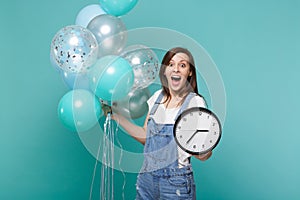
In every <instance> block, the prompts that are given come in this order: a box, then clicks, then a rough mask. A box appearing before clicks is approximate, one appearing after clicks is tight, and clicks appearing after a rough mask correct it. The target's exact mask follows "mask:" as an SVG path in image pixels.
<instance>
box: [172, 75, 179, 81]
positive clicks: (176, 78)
mask: <svg viewBox="0 0 300 200" xmlns="http://www.w3.org/2000/svg"><path fill="white" fill-rule="evenodd" d="M171 79H172V80H173V81H180V80H181V77H180V76H172V77H171Z"/></svg>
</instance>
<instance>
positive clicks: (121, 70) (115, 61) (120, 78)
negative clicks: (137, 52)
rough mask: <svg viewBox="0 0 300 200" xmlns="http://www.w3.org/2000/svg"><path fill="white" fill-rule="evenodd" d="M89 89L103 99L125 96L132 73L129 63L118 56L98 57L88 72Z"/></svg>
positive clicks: (130, 86) (131, 81) (129, 86)
mask: <svg viewBox="0 0 300 200" xmlns="http://www.w3.org/2000/svg"><path fill="white" fill-rule="evenodd" d="M89 81H90V88H91V90H92V91H93V92H94V93H95V94H96V95H97V96H98V97H99V98H101V99H103V100H105V101H109V102H110V101H115V100H118V99H122V98H123V97H125V96H126V95H127V94H128V93H129V92H130V91H131V88H132V85H133V81H134V74H133V70H132V67H131V65H130V64H129V62H128V61H127V60H125V59H124V58H122V57H120V56H115V55H108V56H104V57H102V58H100V59H99V60H98V61H97V62H96V63H95V64H94V65H93V66H92V69H91V70H90V72H89Z"/></svg>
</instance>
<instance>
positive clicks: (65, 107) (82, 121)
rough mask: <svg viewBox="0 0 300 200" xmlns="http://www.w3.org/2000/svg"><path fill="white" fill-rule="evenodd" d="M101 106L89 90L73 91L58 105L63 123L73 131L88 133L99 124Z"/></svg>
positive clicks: (59, 115)
mask: <svg viewBox="0 0 300 200" xmlns="http://www.w3.org/2000/svg"><path fill="white" fill-rule="evenodd" d="M101 111H102V110H101V105H100V102H99V100H98V99H97V98H96V97H95V95H94V94H92V93H91V92H89V91H87V90H82V89H78V90H71V91H69V92H68V93H66V94H65V95H64V96H63V97H62V98H61V100H60V101H59V104H58V117H59V119H60V121H61V123H62V124H63V125H64V126H66V127H67V128H69V129H70V130H72V131H78V132H81V131H87V130H89V129H91V128H92V127H93V126H95V124H96V123H97V122H98V120H99V117H100V114H101Z"/></svg>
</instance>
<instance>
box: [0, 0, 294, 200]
mask: <svg viewBox="0 0 300 200" xmlns="http://www.w3.org/2000/svg"><path fill="white" fill-rule="evenodd" d="M93 3H97V1H95V0H93V1H92V0H90V1H86V0H52V1H37V0H27V1H22V0H9V1H8V0H7V1H2V2H1V6H0V21H1V29H0V36H1V37H0V44H1V48H0V58H1V64H0V67H1V73H0V83H1V84H0V88H1V90H0V91H1V98H0V106H1V112H0V123H1V125H0V199H14V200H15V199H64V200H65V199H88V197H89V192H90V184H91V180H92V173H93V168H94V164H95V158H94V157H93V156H92V155H91V154H90V153H89V152H88V151H87V149H86V148H85V147H84V145H82V143H81V140H80V139H79V137H78V135H77V134H75V133H72V132H69V131H68V130H66V129H65V128H64V127H63V126H62V125H61V124H60V122H59V120H58V118H57V112H56V110H57V104H58V101H59V100H60V98H61V97H62V95H64V94H65V93H66V92H67V91H68V89H67V87H66V86H65V85H64V84H63V82H62V80H61V78H60V77H59V76H58V74H57V73H56V71H55V70H54V69H53V68H52V66H51V64H50V62H49V48H50V43H51V39H52V37H53V36H54V34H55V33H56V32H57V31H58V30H59V29H61V28H62V27H64V26H66V25H70V24H74V21H75V18H76V15H77V13H78V12H79V10H80V9H81V8H83V7H84V6H86V5H89V4H93ZM299 10H300V1H299V0H278V1H272V0H253V1H246V0H227V1H221V0H215V1H203V0H186V1H179V0H151V1H146V0H140V1H139V2H138V4H137V6H136V7H135V8H134V9H133V10H132V11H131V12H130V13H128V15H126V16H124V17H122V19H123V21H124V23H125V24H126V26H127V28H128V29H133V28H140V27H164V28H168V29H172V30H176V31H178V32H181V33H183V34H186V35H188V36H189V37H191V38H193V39H194V40H196V41H197V42H198V43H199V44H201V45H202V46H203V48H205V49H206V50H207V52H208V53H209V54H210V56H211V57H212V59H213V60H214V62H215V63H216V65H217V66H218V69H219V71H220V74H221V76H222V78H223V82H224V86H225V88H226V96H227V100H226V101H227V104H226V109H227V115H226V120H225V124H224V130H223V134H224V135H223V138H222V140H221V143H220V146H218V148H217V149H216V150H215V151H214V155H213V157H212V158H211V159H210V160H208V161H207V162H199V161H196V160H193V165H194V171H195V177H196V184H197V195H198V197H199V199H207V200H211V199H218V200H219V199H222V200H223V199H224V200H233V199H245V200H246V199H268V200H269V199H272V200H277V199H289V200H290V199H299V198H300V191H299V185H300V159H299V155H298V154H299V152H300V147H299V146H300V145H299V144H300V143H299V140H300V134H299V128H298V127H297V125H299V119H300V118H299V112H300V106H299V104H298V102H300V95H299V85H300V79H299V73H300V61H299V54H300V12H299ZM165 39H168V38H165ZM125 141H126V142H127V143H129V144H128V146H137V147H136V149H137V150H141V149H142V147H141V146H139V144H137V143H135V141H134V140H133V139H131V138H125ZM125 175H126V176H125V180H126V184H125V186H124V189H125V190H124V195H125V199H133V198H134V196H135V180H136V174H135V173H126V174H125ZM115 176H116V180H115V181H114V182H115V191H116V195H115V197H116V199H122V188H123V182H124V180H123V179H124V178H123V175H122V173H121V172H119V171H116V172H115ZM97 178H98V179H97ZM96 180H97V181H96V183H95V188H94V192H95V193H99V189H97V188H99V184H100V183H99V175H97V176H96ZM94 198H95V199H99V198H98V197H97V194H94Z"/></svg>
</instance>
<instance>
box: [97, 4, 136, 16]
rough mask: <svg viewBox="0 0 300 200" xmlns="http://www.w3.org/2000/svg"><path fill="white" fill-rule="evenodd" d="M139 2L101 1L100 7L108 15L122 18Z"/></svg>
mask: <svg viewBox="0 0 300 200" xmlns="http://www.w3.org/2000/svg"><path fill="white" fill-rule="evenodd" d="M137 1H138V0H100V6H101V7H102V8H103V10H105V11H106V12H107V13H108V14H111V15H114V16H121V15H125V14H126V13H128V12H129V11H130V10H131V9H132V8H133V7H134V6H135V5H136V3H137Z"/></svg>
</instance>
